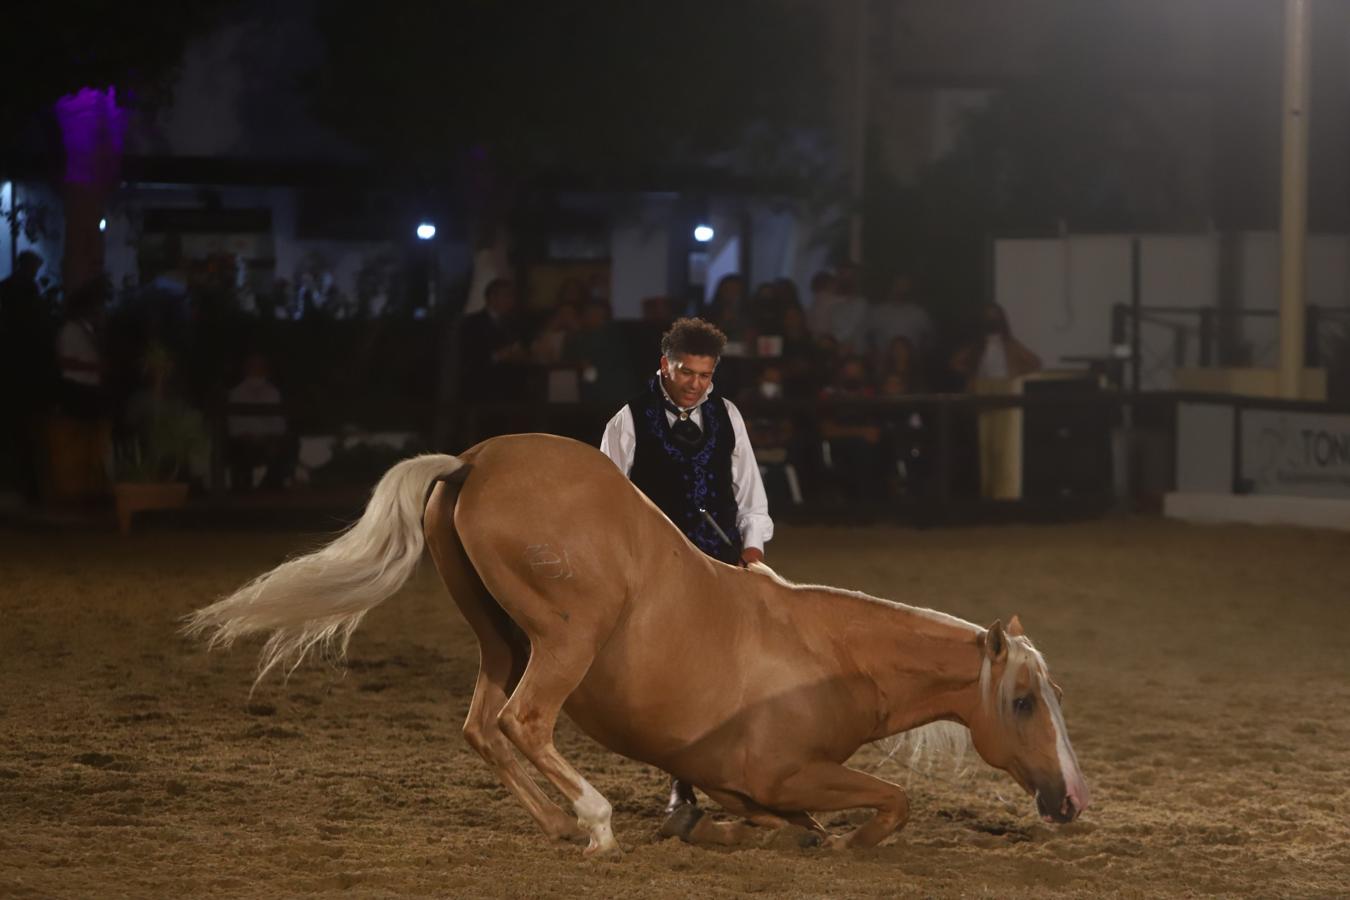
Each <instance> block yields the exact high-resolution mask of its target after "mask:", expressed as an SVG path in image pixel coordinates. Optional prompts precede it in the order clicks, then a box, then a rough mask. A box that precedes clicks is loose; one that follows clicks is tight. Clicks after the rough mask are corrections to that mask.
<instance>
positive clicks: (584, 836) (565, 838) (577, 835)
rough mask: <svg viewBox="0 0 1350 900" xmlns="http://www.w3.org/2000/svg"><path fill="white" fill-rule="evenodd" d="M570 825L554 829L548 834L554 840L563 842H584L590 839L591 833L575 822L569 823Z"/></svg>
mask: <svg viewBox="0 0 1350 900" xmlns="http://www.w3.org/2000/svg"><path fill="white" fill-rule="evenodd" d="M569 824H570V827H568V828H564V829H562V830H560V831H556V832H554V833H552V834H550V835H549V837H551V838H553V840H555V841H559V842H561V843H564V844H585V843H587V842H588V841H590V839H591V835H590V833H589V832H587V831H586V829H584V828H582V827H581V826H580V825H577V824H576V823H575V822H573V823H569Z"/></svg>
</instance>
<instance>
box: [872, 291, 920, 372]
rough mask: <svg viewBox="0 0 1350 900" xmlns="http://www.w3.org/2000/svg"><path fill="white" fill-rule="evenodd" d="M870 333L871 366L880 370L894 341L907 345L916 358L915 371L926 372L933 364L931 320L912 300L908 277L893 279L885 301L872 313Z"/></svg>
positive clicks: (915, 301) (873, 309) (875, 307)
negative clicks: (907, 343)
mask: <svg viewBox="0 0 1350 900" xmlns="http://www.w3.org/2000/svg"><path fill="white" fill-rule="evenodd" d="M869 330H870V332H871V335H870V336H871V339H872V348H871V349H872V357H873V365H875V366H876V367H877V368H878V369H881V368H882V366H883V364H884V361H885V359H884V358H885V356H886V354H887V353H888V352H890V350H891V348H892V343H893V341H894V340H895V339H896V338H904V339H905V340H906V341H908V342H909V349H910V351H911V353H912V354H914V355H917V357H918V359H917V360H916V361H915V365H914V368H915V369H916V370H918V371H926V370H927V367H928V366H929V365H930V364H931V362H932V354H933V349H934V337H935V334H936V333H935V331H934V329H933V320H932V319H931V318H930V317H929V315H928V313H927V312H926V311H925V310H924V308H923V307H922V306H920V305H919V303H918V301H917V300H916V299H915V297H914V282H913V281H912V280H911V279H910V277H909V276H908V275H905V274H900V275H897V276H895V280H894V281H893V282H892V284H891V291H890V293H889V294H887V296H886V299H885V300H883V301H882V302H881V303H878V304H877V305H876V306H874V307H873V308H872V311H871V324H870V329H869Z"/></svg>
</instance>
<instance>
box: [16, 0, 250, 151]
mask: <svg viewBox="0 0 1350 900" xmlns="http://www.w3.org/2000/svg"><path fill="white" fill-rule="evenodd" d="M237 5H238V4H237V3H236V2H235V0H187V2H174V0H144V2H142V0H136V2H133V3H111V2H106V0H103V2H99V0H51V2H38V3H13V4H8V5H7V7H6V9H5V13H4V20H3V21H4V31H5V46H4V51H3V53H0V60H2V62H0V71H2V72H3V75H2V76H0V77H3V79H4V81H3V87H0V134H3V135H4V137H3V138H0V147H3V149H6V150H13V149H15V147H14V143H15V142H16V141H23V140H24V139H25V138H31V136H32V134H33V132H34V130H35V129H38V130H40V129H41V127H42V123H43V121H44V119H46V118H49V116H48V113H49V112H50V110H51V106H52V104H53V103H55V102H56V100H57V99H58V98H59V97H61V96H63V95H65V94H69V93H71V92H73V91H76V90H79V89H80V88H82V87H108V86H116V87H117V88H118V89H119V99H120V100H121V101H122V102H127V103H143V104H154V103H157V102H158V101H160V100H162V99H163V98H164V97H165V96H166V94H167V92H168V87H167V86H168V85H169V84H170V83H172V76H173V74H174V73H175V72H176V71H177V68H178V66H179V64H180V62H181V61H182V56H183V49H184V47H185V46H186V44H187V42H188V41H189V40H190V39H191V38H192V37H193V36H195V35H197V34H200V33H201V32H202V31H204V30H205V29H207V28H208V27H210V25H211V24H212V23H214V22H216V21H217V20H218V18H219V16H220V15H221V14H222V13H224V12H225V11H227V10H229V9H230V8H231V7H234V6H237ZM26 143H27V144H28V145H29V146H25V147H24V148H22V149H25V150H28V149H32V145H33V144H34V143H35V142H34V141H32V140H28V141H26ZM36 143H40V140H39V141H38V142H36ZM37 149H46V148H45V147H38V148H37Z"/></svg>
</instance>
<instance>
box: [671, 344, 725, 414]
mask: <svg viewBox="0 0 1350 900" xmlns="http://www.w3.org/2000/svg"><path fill="white" fill-rule="evenodd" d="M716 368H717V359H716V358H715V357H712V356H680V357H676V358H673V359H667V358H666V357H664V356H663V357H661V381H662V382H664V384H665V386H666V393H667V394H669V395H670V399H671V400H674V401H675V404H676V405H677V406H684V407H688V406H693V405H694V404H695V403H697V402H698V401H699V400H700V399H701V398H702V397H703V394H704V393H705V392H706V391H707V390H708V388H709V387H710V386H711V385H712V379H713V372H714V370H716Z"/></svg>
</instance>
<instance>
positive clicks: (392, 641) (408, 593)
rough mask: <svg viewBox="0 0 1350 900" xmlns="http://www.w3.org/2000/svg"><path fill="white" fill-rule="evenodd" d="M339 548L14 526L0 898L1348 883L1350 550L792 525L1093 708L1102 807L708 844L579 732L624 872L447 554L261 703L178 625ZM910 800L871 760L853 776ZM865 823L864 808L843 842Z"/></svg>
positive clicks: (976, 765)
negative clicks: (485, 679)
mask: <svg viewBox="0 0 1350 900" xmlns="http://www.w3.org/2000/svg"><path fill="white" fill-rule="evenodd" d="M312 543H313V538H311V537H304V536H284V535H253V534H247V535H241V534H222V535H211V534H145V535H136V536H133V537H132V538H131V539H129V540H126V541H122V540H118V539H117V538H115V537H113V536H111V535H108V536H105V535H99V534H95V535H90V534H78V535H75V534H50V535H17V534H12V533H11V534H3V535H0V688H2V691H0V724H2V725H3V727H2V728H0V896H18V897H80V898H84V897H88V898H93V897H121V896H127V897H200V896H208V895H211V896H238V897H283V896H299V895H307V894H316V893H319V894H332V895H338V894H341V895H344V896H351V897H429V896H440V897H536V896H581V895H588V896H601V897H631V896H654V897H728V896H737V895H741V894H748V893H757V894H762V895H765V896H771V897H826V896H828V897H879V896H923V897H957V896H966V897H986V896H987V897H1032V896H1037V897H1040V896H1048V895H1057V896H1125V897H1138V896H1145V897H1148V896H1204V895H1214V896H1233V895H1257V896H1267V897H1272V896H1282V897H1291V896H1297V897H1331V896H1336V895H1340V896H1345V895H1347V894H1348V893H1350V818H1348V817H1347V812H1348V811H1350V780H1347V776H1346V772H1347V770H1350V677H1348V676H1350V649H1348V645H1350V562H1347V551H1350V538H1347V537H1346V536H1345V535H1335V534H1330V533H1322V532H1314V531H1301V530H1273V529H1270V530H1266V529H1252V528H1240V527H1230V528H1198V527H1188V526H1183V525H1177V524H1170V523H1164V522H1159V521H1152V520H1132V521H1124V522H1107V523H1096V524H1085V525H1075V526H1071V527H1070V526H1063V527H1015V528H999V529H978V530H959V531H927V532H920V531H912V530H906V529H866V530H862V529H801V528H796V529H782V530H781V531H780V536H779V538H778V539H777V540H775V541H774V543H773V544H772V545H771V548H770V550H771V552H770V560H771V561H772V562H776V563H777V564H778V565H779V567H780V568H781V570H782V571H783V573H784V574H785V575H787V576H788V577H791V578H796V579H799V580H810V581H820V582H825V583H830V584H837V585H841V586H848V587H853V588H858V589H861V590H865V591H868V592H871V593H875V594H879V595H882V596H887V597H892V598H895V599H899V600H904V601H907V602H911V603H916V604H920V605H925V606H933V607H937V608H940V609H944V610H947V611H949V612H952V613H954V614H956V615H959V616H962V617H964V618H968V619H972V620H974V621H976V622H980V623H983V624H987V623H989V622H990V621H992V620H993V619H994V618H996V617H1002V618H1003V619H1004V620H1005V621H1006V619H1007V617H1008V616H1009V615H1010V614H1012V613H1014V612H1016V613H1020V614H1021V616H1022V620H1023V622H1024V623H1025V625H1026V628H1027V631H1028V633H1029V634H1030V635H1031V637H1032V638H1033V639H1034V640H1036V642H1037V643H1038V645H1039V646H1040V647H1041V648H1042V649H1043V650H1044V651H1045V653H1046V656H1047V658H1048V659H1049V661H1050V665H1051V669H1052V671H1053V672H1054V674H1055V676H1056V677H1057V679H1058V680H1059V682H1060V683H1061V684H1062V685H1063V686H1064V688H1065V691H1066V702H1065V714H1066V717H1067V719H1068V722H1069V726H1070V729H1071V731H1072V735H1073V741H1074V744H1075V746H1076V749H1077V751H1078V756H1079V759H1080V761H1081V763H1082V767H1083V770H1084V772H1085V773H1086V775H1087V777H1088V780H1089V782H1090V783H1091V785H1092V787H1093V789H1094V793H1095V803H1094V807H1093V808H1092V809H1091V810H1090V811H1089V812H1088V813H1087V814H1086V815H1085V816H1084V817H1083V818H1082V819H1081V820H1080V821H1079V822H1077V823H1074V824H1073V825H1070V826H1066V827H1060V828H1056V827H1053V826H1047V825H1044V824H1042V823H1041V822H1040V821H1039V820H1038V819H1037V817H1036V816H1035V813H1034V810H1033V808H1032V803H1031V800H1030V799H1029V798H1027V797H1026V796H1024V795H1021V794H1020V792H1019V791H1018V789H1017V788H1016V787H1015V786H1014V785H1013V784H1012V782H1011V780H1009V779H1008V778H1007V777H1006V776H1003V775H1002V774H1001V773H995V772H993V771H992V770H990V769H988V767H987V766H984V764H983V763H981V762H979V761H978V759H973V758H972V760H971V767H970V768H971V770H972V771H971V774H969V775H968V776H967V777H965V778H964V779H963V780H959V781H958V780H955V779H953V778H951V777H950V774H949V773H948V772H946V771H945V770H944V771H942V772H938V773H935V774H928V775H914V776H912V780H911V798H912V806H913V816H912V818H911V820H910V823H909V825H908V826H907V828H906V829H905V830H904V831H903V832H902V833H901V834H900V836H899V837H898V838H893V839H891V840H890V841H889V842H887V843H886V844H884V845H883V846H881V847H879V848H877V849H875V850H870V851H862V852H854V853H847V854H838V853H834V852H831V851H828V850H820V849H801V848H799V847H798V846H796V844H795V842H793V841H776V842H771V843H770V844H769V845H767V846H764V847H755V848H747V849H739V850H730V851H728V850H708V849H701V848H695V847H691V846H687V845H684V844H682V843H680V842H678V841H674V840H661V839H659V838H658V836H657V827H658V825H659V824H660V818H659V809H660V806H661V802H662V799H663V792H664V789H665V787H666V783H665V781H664V780H663V777H662V776H661V775H660V774H659V773H657V772H655V771H654V770H651V769H649V768H647V767H645V766H641V765H638V764H635V763H631V762H629V761H627V760H624V759H622V758H620V757H618V756H615V755H613V754H611V753H609V752H608V751H606V750H604V749H602V748H600V747H598V746H596V745H594V744H592V743H591V742H590V741H589V740H588V739H587V738H585V737H583V736H581V735H580V734H579V733H578V732H577V731H576V730H575V729H574V728H572V727H571V726H570V725H569V724H564V726H563V727H562V728H560V733H559V740H558V743H559V746H560V747H561V749H562V750H563V752H564V753H565V754H567V755H569V756H570V758H571V759H572V760H573V761H574V762H575V763H576V764H577V765H578V767H579V768H580V769H581V770H582V771H583V772H584V773H585V774H586V775H587V776H589V777H590V778H591V779H592V780H593V782H594V783H595V784H596V786H597V787H598V788H599V789H600V790H601V791H602V792H604V793H605V794H606V795H607V796H608V797H609V798H610V799H611V800H612V801H613V803H614V806H615V821H614V825H615V832H616V833H617V835H618V837H619V841H620V843H621V844H622V845H623V846H624V848H625V850H626V851H627V857H626V859H624V860H623V861H622V862H618V863H610V862H592V861H584V860H583V859H582V858H581V855H580V850H579V849H578V848H576V847H573V846H570V845H568V846H564V845H555V844H550V843H548V842H546V841H545V840H544V839H543V838H542V837H540V836H539V835H538V834H536V832H535V830H534V827H533V825H532V823H531V822H530V821H529V820H528V819H527V817H526V815H525V813H524V812H523V811H522V810H521V809H520V808H519V807H518V806H517V805H516V803H515V802H514V800H512V799H511V798H510V797H509V796H508V795H507V794H506V792H505V791H504V790H503V789H502V788H501V787H500V786H499V785H498V784H497V782H496V781H495V779H494V778H493V776H492V774H491V773H490V772H489V771H488V769H487V768H486V767H485V766H484V765H483V764H482V763H481V762H480V760H479V759H478V757H477V756H476V755H474V754H473V753H472V751H471V750H469V748H468V747H467V746H466V745H465V744H464V743H463V741H462V740H461V738H460V736H459V724H460V722H461V720H462V719H463V717H464V713H465V711H466V709H467V707H468V703H469V691H470V689H471V686H472V684H473V679H474V673H475V669H476V663H477V653H476V649H475V644H474V642H473V638H472V635H471V634H470V632H469V630H468V628H467V626H465V625H464V623H463V622H462V620H461V619H460V618H459V616H458V614H457V612H456V611H455V610H454V607H453V606H452V605H451V604H450V602H449V600H448V598H447V597H446V595H445V593H444V591H443V589H442V587H441V585H440V583H439V581H438V580H437V578H436V575H435V572H434V570H433V569H432V568H431V566H430V564H429V563H427V564H426V565H425V566H424V567H423V569H422V571H421V572H420V573H419V575H418V576H417V577H416V579H415V580H414V582H413V583H412V584H410V585H409V587H408V588H407V589H406V590H405V591H404V592H403V593H402V594H400V595H399V596H398V597H396V598H395V599H393V600H391V601H390V602H388V603H387V604H386V605H385V606H383V607H381V608H379V609H377V610H376V611H375V612H374V613H373V614H372V615H371V616H370V617H369V618H368V619H367V622H366V624H365V625H364V626H363V628H362V630H361V631H360V632H358V635H357V637H356V639H355V641H354V642H353V645H352V653H351V662H350V665H349V667H348V670H347V671H346V673H345V674H344V673H342V672H339V671H336V670H334V669H332V668H328V667H325V666H323V665H310V666H308V667H306V668H304V669H302V670H301V671H300V672H298V673H297V674H296V675H295V676H294V677H293V678H292V679H291V680H290V682H289V683H288V684H282V683H280V682H279V681H273V682H270V683H268V684H267V685H265V686H264V687H263V688H262V689H260V691H259V693H258V694H257V695H256V696H255V697H254V698H253V700H252V701H250V700H249V699H248V689H249V683H250V680H251V676H252V671H253V664H254V659H255V655H254V652H253V650H254V648H253V647H239V648H236V649H235V650H233V651H231V652H228V653H216V654H212V655H208V654H206V653H204V652H203V651H202V650H201V649H200V648H199V647H197V646H194V645H192V644H190V643H188V642H186V641H184V640H183V639H181V638H179V637H178V636H177V635H176V634H175V621H176V619H177V618H178V617H179V616H180V615H182V614H183V613H186V612H188V611H189V610H190V609H192V608H193V607H195V606H198V605H201V604H204V603H206V602H207V601H209V600H211V599H212V598H214V597H216V596H217V595H219V594H221V593H222V592H225V591H227V590H228V589H232V588H234V587H235V586H237V585H238V584H239V583H240V582H241V581H243V580H245V579H246V578H248V577H250V576H252V575H254V574H256V573H258V572H260V571H262V570H263V569H265V568H267V567H270V566H272V565H273V564H275V563H276V562H278V561H279V560H281V559H282V558H283V557H284V556H285V555H286V554H288V553H291V552H294V551H295V550H297V549H300V548H303V547H306V546H311V545H312ZM858 764H859V765H862V766H867V767H871V766H878V767H879V771H880V772H881V773H883V774H886V775H887V777H891V778H893V779H896V780H903V779H905V778H906V777H907V774H906V772H905V770H904V769H902V768H900V767H899V766H898V765H897V764H895V763H892V762H886V761H885V760H883V759H882V757H881V754H880V752H879V751H878V750H877V749H875V748H868V749H866V750H865V751H864V752H863V753H862V754H860V758H859V760H858ZM827 821H828V822H830V823H831V824H832V825H833V826H834V827H836V828H839V827H841V826H847V825H848V821H847V820H846V818H845V817H843V816H836V817H833V818H830V819H827Z"/></svg>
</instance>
